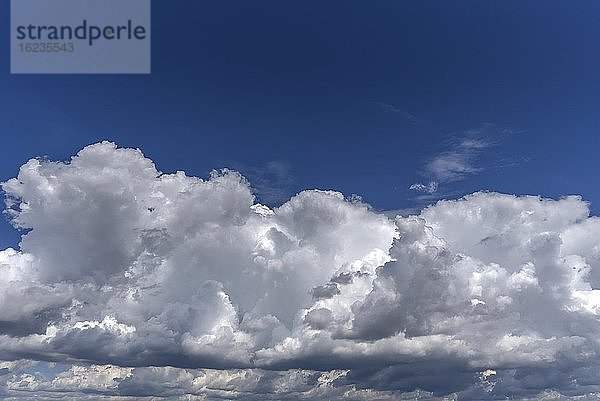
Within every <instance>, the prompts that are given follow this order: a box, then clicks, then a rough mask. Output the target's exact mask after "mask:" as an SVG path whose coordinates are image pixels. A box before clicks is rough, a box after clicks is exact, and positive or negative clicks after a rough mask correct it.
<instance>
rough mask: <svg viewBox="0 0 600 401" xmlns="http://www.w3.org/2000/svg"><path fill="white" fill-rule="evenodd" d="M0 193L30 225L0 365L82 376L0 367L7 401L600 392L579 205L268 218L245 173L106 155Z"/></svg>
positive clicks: (587, 235) (592, 286)
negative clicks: (35, 364) (35, 365)
mask: <svg viewBox="0 0 600 401" xmlns="http://www.w3.org/2000/svg"><path fill="white" fill-rule="evenodd" d="M464 146H468V147H471V148H478V147H481V146H483V144H481V143H477V142H476V141H475V142H472V143H469V144H464ZM2 188H3V190H4V191H5V193H6V194H7V196H8V203H7V204H8V208H9V213H10V215H11V218H12V220H13V222H14V224H15V225H17V226H18V227H22V228H27V229H29V230H30V231H28V232H27V234H25V235H24V236H23V238H22V242H21V249H20V250H18V251H17V250H12V249H7V250H5V251H2V252H0V273H1V274H0V360H2V359H3V360H7V361H11V360H21V359H32V360H39V361H55V362H61V363H67V364H72V363H73V362H72V361H78V362H77V364H75V365H73V367H71V368H70V369H67V370H66V371H64V372H62V373H59V374H57V375H55V377H51V378H48V377H42V376H40V375H38V374H36V373H35V372H34V371H31V370H27V369H28V368H26V369H25V370H18V371H17V370H14V366H13V365H10V366H9V365H6V367H5V368H2V366H3V365H0V379H1V380H0V389H1V390H0V394H4V395H6V397H14V398H15V399H16V398H19V397H21V398H20V399H27V398H26V397H29V396H30V395H31V398H34V395H37V396H40V395H42V396H48V397H50V396H49V395H48V394H50V393H52V394H54V395H56V396H57V397H58V396H59V395H60V396H61V397H62V396H64V397H67V398H68V397H73V398H74V399H85V397H88V395H89V394H90V393H91V392H95V394H96V395H94V397H100V396H101V397H105V398H106V399H121V398H123V397H125V398H127V397H129V398H131V397H138V398H139V399H142V398H140V397H146V396H152V395H156V396H160V397H167V398H168V397H172V399H177V397H183V396H189V397H188V398H189V399H194V397H196V398H197V399H202V397H205V399H218V398H219V397H221V398H223V397H225V398H229V399H243V400H250V399H269V398H268V395H269V394H277V397H276V398H275V399H280V400H283V399H332V398H336V399H349V400H367V399H402V397H406V398H407V399H413V398H415V397H416V396H415V394H417V393H415V392H420V393H419V394H420V395H419V397H421V398H422V399H434V398H439V397H444V396H446V395H448V396H449V397H450V395H451V394H455V395H456V396H457V397H460V398H461V399H496V398H502V397H503V396H504V395H506V394H509V395H511V396H513V397H521V398H527V397H529V398H532V397H536V396H537V395H538V394H542V395H541V396H540V397H546V395H547V393H544V391H546V390H548V389H555V390H556V391H559V392H561V393H562V394H566V395H568V396H574V395H580V394H588V393H593V392H597V391H600V388H599V386H598V385H597V383H600V377H599V376H598V372H599V371H600V369H599V368H600V365H599V364H598V363H597V360H598V356H599V355H598V352H599V351H598V350H599V349H600V342H599V341H598V338H600V324H599V323H598V322H599V320H598V316H599V314H600V251H599V249H600V242H599V241H600V240H599V238H600V235H598V234H600V220H599V219H598V218H596V217H590V216H589V210H588V206H587V204H586V203H585V202H583V201H582V200H581V199H580V198H578V197H568V198H564V199H561V200H549V199H542V198H539V197H517V196H511V195H502V194H496V193H476V194H473V195H469V196H467V197H465V198H462V199H459V200H454V201H441V202H438V203H437V204H436V205H433V206H430V207H428V208H425V209H424V210H423V211H422V212H420V214H419V215H412V216H405V217H402V216H398V217H396V218H395V220H394V221H392V220H390V219H389V218H388V217H386V216H384V215H381V214H378V213H375V212H373V211H372V210H371V209H370V208H369V207H368V206H367V205H365V204H363V203H361V202H360V201H358V200H357V199H345V198H344V197H343V196H342V195H341V194H339V193H337V192H331V191H316V190H315V191H305V192H302V193H300V194H298V195H297V196H295V197H293V198H292V199H290V200H289V201H287V202H286V203H284V204H283V205H282V206H281V207H279V208H276V209H269V208H267V207H266V206H263V205H259V204H256V203H254V198H253V196H252V193H251V190H250V185H249V183H247V182H246V180H245V179H244V178H243V177H241V176H240V175H239V174H238V173H236V172H233V171H227V170H225V171H221V172H213V173H212V175H211V177H210V178H209V179H208V180H202V179H199V178H195V177H189V176H186V175H185V174H184V173H182V172H178V173H175V174H161V173H160V172H159V171H157V170H156V168H155V166H154V165H153V163H152V162H151V161H150V160H148V159H146V158H145V157H144V156H143V155H142V153H141V152H140V151H138V150H132V149H119V148H117V147H116V146H115V145H114V144H111V143H106V142H105V143H101V144H96V145H92V146H89V147H87V148H85V149H83V150H82V151H81V152H80V153H79V154H78V155H77V156H75V157H73V159H72V160H71V161H70V162H69V163H59V162H51V161H47V160H31V161H29V162H28V163H27V164H25V165H24V166H23V167H22V168H21V170H20V172H19V175H18V177H16V178H14V179H12V180H9V181H7V182H6V183H4V184H3V186H2ZM117 366H120V367H117ZM152 366H153V367H152ZM2 369H5V370H2ZM11 369H12V370H11ZM290 369H291V370H290ZM288 370H289V371H288ZM2 372H4V374H2ZM482 372H483V373H482ZM486 372H487V373H486ZM490 372H494V374H492V373H490ZM83 377H86V378H88V379H86V380H87V381H85V380H83V379H82V378H83ZM565 377H568V378H569V379H568V380H567V379H565ZM2 380H3V381H2ZM1 383H4V384H3V385H2V384H1ZM82 389H87V390H85V391H84V390H82ZM86 391H87V392H86ZM6 397H5V398H6ZM190 397H191V398H190ZM211 397H212V398H211ZM411 397H412V398H411ZM92 398H93V397H92ZM9 399H10V398H9ZM93 399H96V398H93Z"/></svg>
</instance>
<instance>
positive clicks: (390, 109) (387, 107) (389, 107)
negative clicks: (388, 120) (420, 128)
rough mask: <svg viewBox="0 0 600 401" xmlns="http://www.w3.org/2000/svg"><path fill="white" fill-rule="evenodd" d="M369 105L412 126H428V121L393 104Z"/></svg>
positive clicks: (373, 103)
mask: <svg viewBox="0 0 600 401" xmlns="http://www.w3.org/2000/svg"><path fill="white" fill-rule="evenodd" d="M369 103H370V104H371V105H372V106H374V107H376V108H377V109H379V110H381V111H383V112H386V113H390V114H393V115H396V116H399V117H401V118H402V119H404V120H406V121H408V122H410V123H411V124H415V125H426V124H427V121H425V120H423V119H420V118H419V117H417V116H416V115H414V114H413V113H410V112H408V111H406V110H404V109H402V108H400V107H397V106H395V105H393V104H391V103H385V102H369Z"/></svg>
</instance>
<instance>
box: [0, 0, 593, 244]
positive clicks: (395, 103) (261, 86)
mask: <svg viewBox="0 0 600 401" xmlns="http://www.w3.org/2000/svg"><path fill="white" fill-rule="evenodd" d="M152 6H153V17H152V24H153V26H152V74H151V75H140V76H134V75H129V76H128V75H105V76H103V75H81V76H74V75H10V74H9V63H8V52H9V49H8V41H1V42H0V54H3V56H2V60H4V62H3V63H2V64H1V65H0V68H1V70H0V88H2V90H1V91H0V132H2V137H3V146H2V155H1V157H0V180H2V181H4V180H6V179H8V178H11V177H13V176H15V174H16V173H17V169H18V167H19V166H20V165H21V164H23V163H24V162H25V161H27V160H28V159H29V158H31V157H38V156H47V157H49V158H50V159H67V158H68V157H70V156H71V155H72V154H74V153H76V152H77V151H78V150H79V149H81V148H82V147H83V146H85V145H87V144H90V143H94V142H97V141H100V140H103V139H109V140H112V141H115V142H116V143H118V144H119V145H120V146H130V147H139V148H140V149H142V150H143V151H144V153H145V154H146V155H147V156H148V157H150V158H151V159H152V160H154V162H155V163H156V164H157V167H158V168H159V169H160V170H162V171H164V172H173V171H176V170H185V171H186V172H188V173H189V174H191V175H198V176H202V177H205V176H207V175H208V173H209V171H210V170H211V169H213V168H221V167H230V168H233V169H237V170H239V171H241V172H242V173H243V174H245V175H246V176H247V177H248V178H249V179H250V181H251V182H252V183H253V184H254V185H255V186H256V187H257V188H256V189H257V191H258V197H259V199H261V200H263V201H264V202H265V203H269V204H278V203H281V202H282V201H284V200H286V199H287V198H289V196H290V195H293V194H295V193H296V192H298V191H300V190H302V189H309V188H323V189H336V190H339V191H342V192H343V193H344V194H347V195H350V194H359V195H361V196H362V197H363V198H364V200H365V201H366V202H368V203H370V204H372V205H373V206H374V207H375V208H377V209H380V210H386V209H402V208H411V207H419V206H421V205H423V204H426V203H428V202H431V201H434V200H436V199H438V198H442V197H458V196H461V195H464V194H467V193H471V192H473V191H477V190H493V191H500V192H505V193H516V194H541V195H543V196H549V197H560V196H563V195H567V194H580V195H582V196H583V197H584V199H586V200H588V201H590V202H592V211H593V212H595V213H596V212H597V211H598V206H597V205H598V204H599V203H600V199H599V198H600V190H599V189H598V186H597V185H595V182H596V177H595V174H596V172H597V171H598V168H597V167H598V158H597V156H596V153H597V149H598V144H599V141H598V128H599V126H600V113H598V112H597V108H598V105H599V104H600V78H599V76H600V75H599V73H598V71H600V40H599V38H600V5H599V4H598V3H597V2H594V1H581V2H578V3H577V6H574V5H573V3H571V2H567V1H553V2H548V3H545V4H544V7H543V8H542V7H539V3H538V2H533V1H521V0H520V1H503V2H480V1H461V2H460V3H454V2H447V1H419V2H397V1H378V2H370V3H369V4H368V6H367V5H366V3H365V2H364V1H362V2H361V1H344V2H338V1H331V2H322V1H296V2H293V1H281V0H276V1H275V0H274V1H261V2H259V3H257V2H247V1H225V2H224V1H216V0H215V1H204V0H203V1H195V2H192V1H182V0H174V1H169V2H159V1H155V2H153V5H152ZM8 12H9V7H8V2H2V4H1V5H0V34H1V35H3V36H5V37H6V36H7V35H8V27H9V18H8ZM465 138H471V139H473V138H478V139H479V140H483V141H484V142H485V144H486V145H485V146H483V147H481V148H479V149H477V150H476V152H474V153H469V154H468V155H467V156H466V158H464V157H463V156H464V154H463V153H464V149H462V150H461V147H460V142H461V140H464V139H465ZM457 144H458V145H457ZM461 152H462V153H461ZM448 154H451V155H452V154H458V155H459V158H460V157H463V158H462V159H461V160H463V161H464V162H465V163H467V164H466V165H467V167H468V169H467V171H466V172H465V173H464V174H461V175H460V177H457V178H456V179H452V180H447V181H448V182H440V183H439V187H438V190H437V191H436V193H435V194H433V195H431V196H424V195H427V194H426V193H419V192H418V191H411V190H410V189H409V187H410V186H411V185H412V184H414V183H419V182H422V183H424V184H427V183H428V182H429V181H430V180H431V179H432V175H435V174H433V173H432V172H431V169H428V167H427V166H429V165H431V163H432V162H433V161H435V160H437V158H439V157H440V156H444V155H448ZM461 154H462V156H461ZM433 178H435V177H433ZM438 178H439V177H438ZM442 181H444V180H443V179H442ZM0 233H1V234H2V237H1V238H0V245H2V246H7V245H10V244H15V243H16V241H17V237H16V235H15V234H14V233H13V232H12V230H11V229H10V227H9V226H8V224H6V223H5V222H3V223H2V230H1V231H0Z"/></svg>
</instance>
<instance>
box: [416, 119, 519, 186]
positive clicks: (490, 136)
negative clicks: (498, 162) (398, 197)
mask: <svg viewBox="0 0 600 401" xmlns="http://www.w3.org/2000/svg"><path fill="white" fill-rule="evenodd" d="M510 132H511V131H510V129H500V128H498V127H496V125H494V124H490V123H487V124H484V125H482V126H481V127H480V128H476V129H472V130H468V131H465V132H464V133H462V134H460V135H454V136H451V137H450V139H448V140H447V141H446V143H445V147H446V149H445V150H443V151H441V152H439V153H437V154H436V155H434V156H433V157H431V158H430V159H429V160H428V161H427V162H426V163H425V166H424V167H423V170H422V173H421V174H422V176H423V177H424V178H426V180H425V182H417V183H414V184H412V185H411V186H410V189H411V190H413V191H418V192H423V193H425V194H427V195H430V196H432V197H434V194H437V193H438V190H439V189H440V187H441V186H442V185H443V184H447V183H452V182H457V181H462V180H464V179H466V178H467V177H469V176H472V175H474V174H477V173H480V172H481V171H483V170H485V169H486V168H489V167H490V166H489V165H484V164H483V163H481V158H482V155H483V153H485V151H487V150H489V149H490V148H492V147H494V146H496V145H498V144H499V142H500V139H501V137H502V136H504V135H506V134H508V133H510ZM427 195H426V197H427Z"/></svg>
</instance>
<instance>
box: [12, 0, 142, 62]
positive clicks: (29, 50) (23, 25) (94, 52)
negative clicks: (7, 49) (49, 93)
mask: <svg viewBox="0 0 600 401" xmlns="http://www.w3.org/2000/svg"><path fill="white" fill-rule="evenodd" d="M11 73H13V74H40V73H72V74H77V73H79V74H86V73H87V74H94V73H95V74H103V73H105V74H111V73H112V74H118V73H122V74H148V73H150V0H11Z"/></svg>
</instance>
